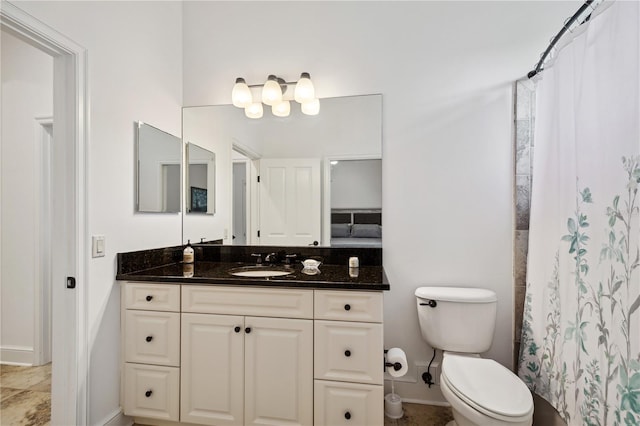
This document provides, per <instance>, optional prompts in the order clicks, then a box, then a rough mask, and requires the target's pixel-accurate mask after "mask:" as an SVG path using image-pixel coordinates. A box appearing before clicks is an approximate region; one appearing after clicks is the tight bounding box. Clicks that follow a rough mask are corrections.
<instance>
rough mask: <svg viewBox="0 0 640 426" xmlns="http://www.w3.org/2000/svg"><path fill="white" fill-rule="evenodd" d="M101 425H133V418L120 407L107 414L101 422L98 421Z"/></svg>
mask: <svg viewBox="0 0 640 426" xmlns="http://www.w3.org/2000/svg"><path fill="white" fill-rule="evenodd" d="M96 425H99V426H131V425H133V418H132V417H129V416H125V415H124V413H123V412H122V409H120V408H118V409H117V410H116V411H114V412H112V413H111V414H109V415H108V416H106V417H105V418H104V419H103V420H102V421H101V422H98V423H96Z"/></svg>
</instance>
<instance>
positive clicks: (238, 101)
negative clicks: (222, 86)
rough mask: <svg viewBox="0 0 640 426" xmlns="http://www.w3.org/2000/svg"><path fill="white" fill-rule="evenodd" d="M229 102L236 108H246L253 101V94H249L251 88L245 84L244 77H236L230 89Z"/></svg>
mask: <svg viewBox="0 0 640 426" xmlns="http://www.w3.org/2000/svg"><path fill="white" fill-rule="evenodd" d="M231 102H233V105H234V106H237V107H238V108H246V107H248V106H249V105H251V104H252V103H253V96H251V89H249V86H247V83H246V82H245V81H244V78H237V79H236V84H235V85H234V86H233V90H232V91H231Z"/></svg>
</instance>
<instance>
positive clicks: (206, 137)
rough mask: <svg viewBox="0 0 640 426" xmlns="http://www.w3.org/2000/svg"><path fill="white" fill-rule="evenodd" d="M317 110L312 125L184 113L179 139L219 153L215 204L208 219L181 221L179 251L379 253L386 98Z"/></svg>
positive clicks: (332, 101)
mask: <svg viewBox="0 0 640 426" xmlns="http://www.w3.org/2000/svg"><path fill="white" fill-rule="evenodd" d="M321 103H322V109H321V111H320V114H318V115H316V116H306V115H304V114H302V113H301V112H300V111H298V110H295V111H294V110H292V111H291V115H290V116H289V117H286V118H281V117H275V116H273V115H271V113H270V112H269V111H265V114H264V116H263V118H261V119H257V120H255V119H249V118H247V117H246V116H245V115H244V112H243V110H242V109H239V108H235V107H233V106H232V105H215V106H201V107H187V108H184V109H183V139H184V140H189V141H197V143H198V145H199V146H201V147H202V148H203V149H206V150H208V151H211V152H215V153H216V158H217V160H216V161H217V164H216V198H217V200H218V204H217V206H216V214H215V216H213V217H207V218H202V217H199V216H198V215H184V216H183V242H186V241H187V240H191V241H200V240H201V239H203V238H204V239H205V240H216V239H220V238H222V239H223V241H224V243H225V244H241V245H282V246H308V245H318V246H330V245H339V246H357V247H364V246H376V247H379V246H381V241H382V240H381V234H382V227H381V225H382V220H381V219H382V203H381V200H382V195H381V192H382V189H381V188H382V167H381V160H382V96H381V95H364V96H350V97H339V98H324V99H322V100H321ZM363 215H364V216H363ZM347 216H348V220H347V219H346V218H347ZM363 221H364V222H363ZM334 225H340V226H334ZM360 225H366V226H360ZM338 228H340V230H338ZM354 230H355V233H354V232H353V231H354ZM347 231H348V233H347ZM338 234H339V235H340V236H338Z"/></svg>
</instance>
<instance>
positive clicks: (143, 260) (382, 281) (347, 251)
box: [116, 245, 390, 290]
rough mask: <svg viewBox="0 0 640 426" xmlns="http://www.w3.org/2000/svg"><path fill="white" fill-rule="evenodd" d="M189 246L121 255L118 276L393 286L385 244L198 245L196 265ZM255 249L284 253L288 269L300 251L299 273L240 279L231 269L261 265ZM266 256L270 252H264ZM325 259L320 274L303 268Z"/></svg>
mask: <svg viewBox="0 0 640 426" xmlns="http://www.w3.org/2000/svg"><path fill="white" fill-rule="evenodd" d="M183 249H184V246H173V247H164V248H159V249H150V250H142V251H135V252H128V253H118V270H117V273H116V279H117V280H122V281H152V282H159V283H163V282H166V283H181V284H199V285H238V286H242V285H245V286H247V285H249V286H260V287H305V288H322V289H336V290H338V289H340V290H389V288H390V287H389V281H388V280H387V277H386V275H385V273H384V269H383V267H382V249H381V248H327V247H280V246H224V245H194V250H195V260H196V261H195V263H193V264H190V265H189V264H183V263H182V262H181V260H182V251H183ZM253 253H261V254H267V253H271V254H276V253H278V254H279V256H280V257H279V259H280V261H279V262H277V263H278V267H280V268H285V267H286V266H285V265H283V264H282V259H284V255H285V254H286V253H295V254H296V256H297V257H296V258H295V260H294V263H293V265H292V266H291V268H292V269H293V273H291V274H290V275H284V276H279V277H270V278H259V277H237V276H233V275H231V274H229V270H230V269H233V268H238V267H242V266H255V265H256V264H255V257H253V256H252V254H253ZM351 256H357V257H358V258H359V259H360V267H359V268H356V269H352V270H349V267H348V266H347V265H348V260H349V257H351ZM263 258H264V256H263ZM305 258H314V259H321V260H322V261H323V263H322V264H321V265H320V273H319V274H316V275H307V274H305V273H303V272H302V264H301V263H300V261H301V260H302V259H305Z"/></svg>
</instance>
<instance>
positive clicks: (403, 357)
mask: <svg viewBox="0 0 640 426" xmlns="http://www.w3.org/2000/svg"><path fill="white" fill-rule="evenodd" d="M387 362H388V363H391V364H395V363H396V362H398V363H400V365H401V366H402V367H401V368H400V370H396V369H395V368H393V366H391V367H387V373H389V375H390V376H391V377H402V376H404V375H405V374H407V370H409V366H408V364H407V354H405V353H404V351H403V350H402V349H400V348H391V349H389V351H388V352H387Z"/></svg>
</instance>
